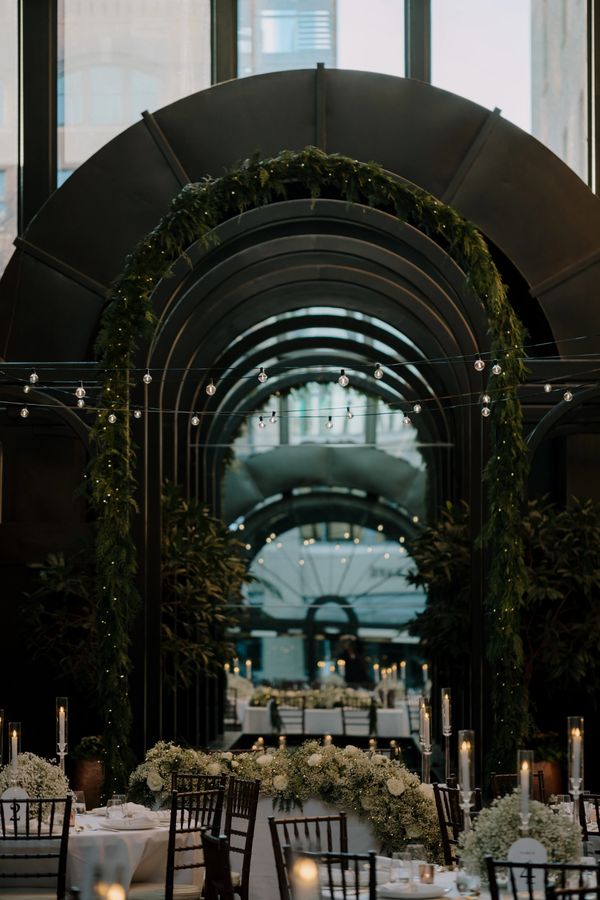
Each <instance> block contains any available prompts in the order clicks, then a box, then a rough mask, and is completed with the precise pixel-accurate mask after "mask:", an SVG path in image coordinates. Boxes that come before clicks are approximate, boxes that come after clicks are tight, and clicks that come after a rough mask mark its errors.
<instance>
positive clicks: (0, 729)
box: [0, 709, 4, 766]
mask: <svg viewBox="0 0 600 900" xmlns="http://www.w3.org/2000/svg"><path fill="white" fill-rule="evenodd" d="M2 765H4V710H3V709H0V766H2Z"/></svg>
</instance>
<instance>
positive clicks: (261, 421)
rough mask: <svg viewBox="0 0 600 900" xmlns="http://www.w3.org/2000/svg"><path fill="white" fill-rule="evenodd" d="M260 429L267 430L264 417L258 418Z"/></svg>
mask: <svg viewBox="0 0 600 900" xmlns="http://www.w3.org/2000/svg"><path fill="white" fill-rule="evenodd" d="M258 427H259V428H266V427H267V426H266V424H265V420H264V419H263V417H262V416H259V417H258Z"/></svg>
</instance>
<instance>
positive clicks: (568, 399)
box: [563, 391, 573, 403]
mask: <svg viewBox="0 0 600 900" xmlns="http://www.w3.org/2000/svg"><path fill="white" fill-rule="evenodd" d="M572 399H573V394H572V393H571V391H565V392H564V394H563V400H565V401H566V402H567V403H570V402H571V400H572Z"/></svg>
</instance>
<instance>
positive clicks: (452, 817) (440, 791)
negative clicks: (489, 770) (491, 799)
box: [433, 783, 481, 866]
mask: <svg viewBox="0 0 600 900" xmlns="http://www.w3.org/2000/svg"><path fill="white" fill-rule="evenodd" d="M433 796H434V799H435V808H436V811H437V815H438V822H439V826H440V837H441V839H442V849H443V851H444V863H445V865H447V866H452V865H455V864H456V863H457V862H458V855H457V848H458V839H459V837H460V834H461V832H462V831H463V829H464V814H463V811H462V809H461V805H460V804H461V794H460V790H459V789H458V788H457V787H448V785H445V784H437V783H434V785H433ZM471 810H472V815H473V814H477V812H479V810H481V791H480V790H479V788H476V790H475V791H473V805H472V807H471Z"/></svg>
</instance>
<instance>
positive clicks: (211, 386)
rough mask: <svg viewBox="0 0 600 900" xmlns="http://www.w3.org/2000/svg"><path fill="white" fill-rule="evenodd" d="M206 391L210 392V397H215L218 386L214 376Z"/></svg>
mask: <svg viewBox="0 0 600 900" xmlns="http://www.w3.org/2000/svg"><path fill="white" fill-rule="evenodd" d="M206 393H207V394H208V396H209V397H214V396H215V394H216V393H217V388H216V386H215V383H214V381H213V380H212V378H211V379H210V381H209V382H208V384H207V385H206Z"/></svg>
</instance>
